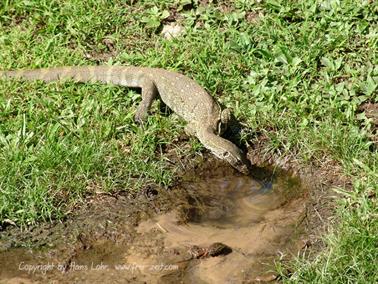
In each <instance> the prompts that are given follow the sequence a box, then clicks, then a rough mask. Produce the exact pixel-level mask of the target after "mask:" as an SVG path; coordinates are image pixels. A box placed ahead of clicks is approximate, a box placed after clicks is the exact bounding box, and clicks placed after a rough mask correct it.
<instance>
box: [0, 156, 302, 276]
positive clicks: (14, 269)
mask: <svg viewBox="0 0 378 284" xmlns="http://www.w3.org/2000/svg"><path fill="white" fill-rule="evenodd" d="M253 175H254V177H253V178H252V177H247V176H243V175H240V174H238V173H236V172H235V171H234V170H232V169H230V168H229V167H228V166H227V165H223V164H220V165H219V164H216V163H215V164H213V165H208V166H207V167H203V168H201V169H197V170H195V171H193V172H191V173H188V174H187V175H186V176H184V177H183V178H182V180H181V181H180V182H179V183H178V184H177V185H176V186H175V187H173V188H172V189H170V190H169V191H167V190H157V191H156V192H155V191H154V195H155V197H154V200H151V199H150V198H149V199H148V200H147V201H146V202H145V204H147V205H146V206H145V207H143V206H140V205H139V204H138V202H136V203H135V202H130V203H128V202H124V203H123V204H121V205H120V206H117V207H111V206H109V207H108V206H106V205H102V206H100V208H99V210H102V211H107V210H109V211H111V212H112V214H111V215H106V216H104V217H103V218H100V219H97V220H96V222H94V223H96V226H97V227H96V228H95V229H92V230H89V231H85V230H87V229H86V228H85V226H80V225H79V226H76V227H75V232H77V235H76V238H75V241H73V242H70V243H69V244H68V243H65V241H64V237H63V238H62V240H60V241H58V242H57V243H54V245H53V246H51V247H49V246H47V247H46V246H43V247H41V248H38V247H37V248H36V247H34V248H32V249H26V248H20V247H19V248H12V247H10V248H9V247H8V248H7V249H3V251H2V252H1V253H0V279H1V281H2V282H0V283H45V282H46V281H48V282H54V281H56V283H72V282H76V283H99V282H106V283H128V282H129V283H241V282H244V283H254V282H257V281H258V280H261V281H270V280H272V281H274V279H275V274H274V273H273V272H272V271H274V262H275V261H277V260H279V259H282V258H285V257H289V256H290V255H295V254H296V253H297V252H298V250H299V249H300V246H301V238H302V231H303V230H302V229H303V225H302V223H303V220H304V218H305V216H306V199H307V190H306V189H305V188H303V186H302V185H301V183H300V180H299V179H297V178H295V177H292V176H290V175H289V174H288V173H286V172H283V171H275V170H263V169H256V170H255V171H254V174H253ZM156 194H157V195H156ZM159 198H160V199H162V202H163V203H167V202H168V203H169V204H170V205H172V206H170V209H169V210H159V209H157V210H156V208H155V207H156V206H157V207H159V206H160V205H159V204H160V203H159V202H156V200H159ZM112 202H113V203H117V202H119V201H117V200H113V201H111V200H110V201H109V204H112ZM130 208H131V209H133V211H132V212H131V213H130V214H128V215H122V214H121V213H119V215H117V212H118V211H119V212H122V211H125V210H131V209H130ZM151 208H155V209H154V210H153V211H154V212H155V213H154V214H151V215H150V216H148V217H146V216H144V217H143V218H138V219H133V218H132V216H134V215H138V214H141V212H142V211H148V210H149V209H151ZM156 212H158V213H156ZM159 212H160V213H159ZM114 216H116V217H114ZM122 216H123V217H122ZM88 218H93V217H88ZM105 219H106V220H105ZM131 221H132V222H131ZM109 222H110V223H111V224H110V225H108V226H107V227H106V226H104V224H105V223H106V224H109ZM76 223H77V222H76ZM98 226H101V228H102V230H103V231H104V233H103V234H100V235H99V236H98V237H92V235H95V233H94V232H95V231H96V230H97V231H98V230H101V228H100V227H98ZM66 227H67V226H66ZM68 227H70V226H68ZM104 227H105V229H104ZM52 230H54V229H52ZM64 230H66V229H64ZM64 230H63V231H62V230H60V233H59V234H61V235H62V236H64V235H65V233H64ZM67 230H69V228H68V229H67ZM81 230H84V231H81ZM109 230H112V231H116V233H117V234H116V236H117V237H114V234H113V235H111V234H109ZM45 235H46V234H45ZM47 235H49V234H47ZM51 235H54V233H51ZM112 236H113V237H112ZM214 244H221V245H223V247H224V248H227V249H226V250H223V251H221V252H219V253H216V254H213V255H212V254H211V253H209V248H211V247H213V245H214ZM193 249H196V251H198V250H199V251H200V252H202V253H200V254H195V253H193ZM20 281H21V282H20ZM22 281H23V282H22Z"/></svg>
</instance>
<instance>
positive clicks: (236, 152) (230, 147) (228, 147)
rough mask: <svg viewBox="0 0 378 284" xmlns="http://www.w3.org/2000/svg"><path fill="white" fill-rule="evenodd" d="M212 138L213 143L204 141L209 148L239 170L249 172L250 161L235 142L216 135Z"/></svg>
mask: <svg viewBox="0 0 378 284" xmlns="http://www.w3.org/2000/svg"><path fill="white" fill-rule="evenodd" d="M214 137H216V138H214ZM212 139H214V140H213V141H212V142H213V143H211V145H210V144H209V143H204V145H205V147H206V148H208V149H209V150H210V151H211V152H212V153H213V154H214V155H215V156H217V157H218V158H219V159H222V160H225V161H227V162H228V163H230V165H231V166H233V167H234V168H235V169H237V170H238V171H239V172H241V173H243V174H246V175H247V174H249V161H248V160H247V158H246V157H245V155H244V154H243V153H242V152H241V151H240V149H239V148H238V147H237V146H236V145H235V144H233V143H231V142H230V141H228V140H226V139H223V138H221V137H219V136H215V135H214V136H213V137H212ZM215 140H216V141H215Z"/></svg>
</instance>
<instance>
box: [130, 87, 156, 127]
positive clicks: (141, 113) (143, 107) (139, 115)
mask: <svg viewBox="0 0 378 284" xmlns="http://www.w3.org/2000/svg"><path fill="white" fill-rule="evenodd" d="M141 88H142V101H141V102H140V104H139V106H138V109H137V112H136V114H135V121H136V122H137V123H140V124H142V123H143V122H145V121H146V120H147V116H148V111H149V110H150V108H151V105H152V102H153V101H154V99H155V98H156V97H157V95H158V90H157V88H156V86H155V83H154V82H153V81H151V80H145V81H144V82H143V83H142V84H141Z"/></svg>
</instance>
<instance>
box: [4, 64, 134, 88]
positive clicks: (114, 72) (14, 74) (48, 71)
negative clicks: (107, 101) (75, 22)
mask: <svg viewBox="0 0 378 284" xmlns="http://www.w3.org/2000/svg"><path fill="white" fill-rule="evenodd" d="M131 69H133V67H125V66H71V67H56V68H42V69H34V70H16V71H0V79H1V78H20V79H24V80H43V81H45V82H51V81H56V80H60V79H63V80H64V79H66V80H73V81H76V82H89V81H93V82H95V81H99V82H103V83H112V84H120V85H127V86H129V87H134V86H133V85H137V84H135V83H136V82H134V84H133V82H129V81H130V74H132V73H134V72H132V70H131ZM126 71H128V72H126ZM130 71H131V72H130ZM135 73H137V72H135ZM135 73H134V74H135ZM135 87H138V86H135Z"/></svg>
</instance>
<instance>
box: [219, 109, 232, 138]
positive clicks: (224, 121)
mask: <svg viewBox="0 0 378 284" xmlns="http://www.w3.org/2000/svg"><path fill="white" fill-rule="evenodd" d="M230 121H231V111H230V110H229V109H228V108H226V109H224V110H222V111H221V112H220V116H219V118H218V120H217V125H216V129H217V133H218V135H221V134H223V133H224V132H225V131H226V129H227V127H228V125H229V123H230Z"/></svg>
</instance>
